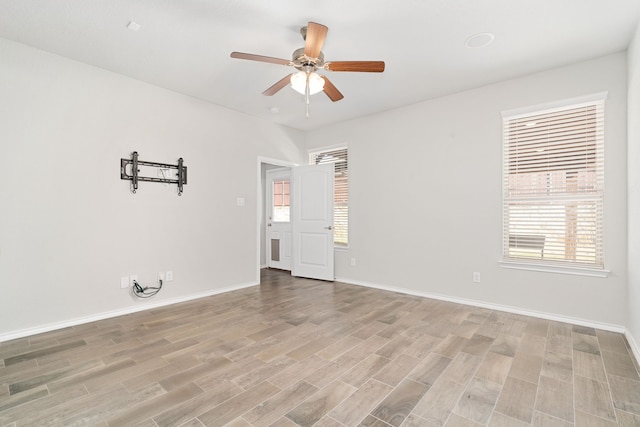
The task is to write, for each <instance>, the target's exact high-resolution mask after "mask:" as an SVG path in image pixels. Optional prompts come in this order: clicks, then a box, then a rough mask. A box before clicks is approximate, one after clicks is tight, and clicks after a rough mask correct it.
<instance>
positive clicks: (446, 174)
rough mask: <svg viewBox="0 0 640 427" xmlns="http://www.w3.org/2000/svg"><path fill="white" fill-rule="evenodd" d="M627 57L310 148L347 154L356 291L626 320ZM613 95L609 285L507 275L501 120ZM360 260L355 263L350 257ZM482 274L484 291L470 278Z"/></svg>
mask: <svg viewBox="0 0 640 427" xmlns="http://www.w3.org/2000/svg"><path fill="white" fill-rule="evenodd" d="M626 66H627V65H626V55H625V54H624V53H620V54H615V55H610V56H606V57H603V58H599V59H595V60H592V61H588V62H584V63H579V64H574V65H570V66H567V67H563V68H558V69H554V70H550V71H546V72H541V73H538V74H534V75H529V76H526V77H522V78H518V79H514V80H509V81H505V82H501V83H497V84H492V85H489V86H485V87H481V88H478V89H475V90H470V91H466V92H462V93H458V94H455V95H451V96H447V97H442V98H438V99H434V100H431V101H426V102H422V103H419V104H416V105H412V106H409V107H405V108H400V109H396V110H392V111H389V112H386V113H382V114H378V115H374V116H369V117H365V118H362V119H358V120H353V121H349V122H344V123H341V124H337V125H335V126H331V127H327V128H323V129H321V130H317V131H313V132H309V133H308V134H307V144H308V147H309V148H314V147H317V146H323V145H327V144H330V143H346V144H347V145H348V147H349V162H350V163H349V197H350V199H349V209H350V213H349V214H350V216H349V227H350V229H349V249H348V250H347V251H336V276H337V277H338V278H341V279H343V280H346V281H350V282H353V283H361V284H368V285H374V286H382V287H387V288H396V289H402V290H405V291H409V292H414V293H422V294H432V295H439V296H445V297H452V298H457V299H462V300H471V301H475V302H482V303H486V304H493V305H499V306H503V307H513V308H517V309H520V310H526V311H529V312H535V313H543V314H547V315H553V316H557V317H560V318H562V317H568V318H570V319H582V320H585V321H589V322H596V323H599V324H602V325H604V326H607V325H612V326H617V327H620V326H623V325H626V321H627V310H628V303H627V257H626V251H627V227H626V222H627V221H626V212H627V209H626V206H627V205H626V203H627V197H626V180H627V176H626V164H627V163H626V132H627V123H626V118H627V113H626V103H627V100H626V98H627V85H626ZM602 91H608V99H607V102H606V122H605V132H606V154H605V156H606V160H605V162H606V190H605V191H606V196H605V199H606V201H605V214H606V218H605V221H606V223H605V235H606V242H605V250H606V266H607V268H608V269H610V270H611V274H610V276H609V277H608V278H595V277H586V276H575V275H566V274H554V273H543V272H534V271H519V270H508V269H505V268H502V267H500V266H499V263H498V261H499V259H500V258H501V241H502V209H501V202H502V181H501V168H502V118H501V111H504V110H509V109H515V108H520V107H527V106H531V105H537V104H541V103H547V102H553V101H557V100H562V99H567V98H572V97H578V96H583V95H588V94H592V93H597V92H602ZM351 258H356V266H350V259H351ZM474 271H477V272H480V273H481V283H479V284H478V283H473V282H472V273H473V272H474Z"/></svg>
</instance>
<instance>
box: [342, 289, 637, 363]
mask: <svg viewBox="0 0 640 427" xmlns="http://www.w3.org/2000/svg"><path fill="white" fill-rule="evenodd" d="M336 281H338V282H343V283H348V284H351V285H356V286H364V287H367V288H374V289H380V290H383V291H390V292H398V293H401V294H406V295H413V296H417V297H423V298H431V299H436V300H440V301H447V302H454V303H458V304H463V305H470V306H473V307H482V308H488V309H490V310H498V311H504V312H507V313H514V314H520V315H523V316H530V317H538V318H540V319H546V320H554V321H556V322H562V323H571V324H573V325H580V326H586V327H591V328H596V329H602V330H605V331H611V332H618V333H625V331H626V328H625V327H624V326H620V325H612V324H610V323H602V322H595V321H592V320H587V319H580V318H577V317H569V316H562V315H558V314H552V313H545V312H542V311H535V310H526V309H523V308H518V307H512V306H508V305H501V304H493V303H488V302H485V301H477V300H471V299H466V298H458V297H451V296H447V295H440V294H433V293H430V292H418V291H415V290H412V289H406V288H399V287H396V286H386V285H380V284H376V283H369V282H362V281H359V280H351V279H348V278H336ZM636 359H637V360H640V359H638V356H637V354H636Z"/></svg>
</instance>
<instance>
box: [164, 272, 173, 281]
mask: <svg viewBox="0 0 640 427" xmlns="http://www.w3.org/2000/svg"><path fill="white" fill-rule="evenodd" d="M164 277H165V279H167V282H170V281H172V280H173V271H171V270H169V271H167V272H166V273H165V274H164Z"/></svg>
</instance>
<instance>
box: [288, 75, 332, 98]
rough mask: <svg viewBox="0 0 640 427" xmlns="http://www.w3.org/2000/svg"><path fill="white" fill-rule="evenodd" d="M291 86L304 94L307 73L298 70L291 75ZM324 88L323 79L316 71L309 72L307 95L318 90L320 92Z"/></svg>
mask: <svg viewBox="0 0 640 427" xmlns="http://www.w3.org/2000/svg"><path fill="white" fill-rule="evenodd" d="M291 87H292V88H293V90H295V91H296V92H298V93H300V94H302V95H304V94H306V90H307V73H306V72H304V71H299V72H297V73H295V74H294V75H292V76H291ZM323 88H324V79H323V78H322V77H320V76H319V75H318V74H317V73H310V74H309V95H314V94H316V93H318V92H322V89H323Z"/></svg>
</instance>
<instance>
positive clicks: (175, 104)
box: [0, 39, 304, 337]
mask: <svg viewBox="0 0 640 427" xmlns="http://www.w3.org/2000/svg"><path fill="white" fill-rule="evenodd" d="M0 58H2V60H0V159H2V163H3V166H2V173H3V175H4V178H3V179H1V180H0V206H1V209H0V289H1V290H2V297H0V337H1V336H2V335H3V334H4V335H5V336H6V335H8V334H9V333H16V332H19V331H23V330H29V329H32V328H37V327H42V326H46V325H49V324H56V323H60V322H66V321H73V320H74V319H80V318H83V317H91V316H94V315H99V314H101V313H109V312H114V311H122V310H124V311H126V310H130V309H135V308H137V307H140V306H141V305H144V304H149V302H147V301H145V302H140V301H136V300H133V299H132V298H131V297H130V296H129V295H128V293H127V291H126V290H121V289H120V276H126V275H131V274H138V275H139V278H140V280H141V281H142V283H143V284H152V283H154V281H155V280H156V278H157V274H158V272H160V271H166V270H172V271H173V274H174V281H173V282H168V283H166V287H165V289H163V291H162V292H161V293H160V294H159V295H158V296H157V297H156V298H155V299H154V300H153V302H154V303H161V302H162V301H169V300H177V299H181V298H182V299H184V298H188V297H189V296H192V295H199V294H204V293H207V292H211V291H215V290H216V289H222V288H227V287H233V286H241V285H245V284H250V283H256V280H257V277H256V272H257V266H258V262H259V260H258V259H257V258H256V256H257V253H258V252H257V251H256V244H257V243H256V242H257V241H258V235H257V223H256V221H257V209H258V206H257V200H256V199H257V194H258V189H257V188H256V183H257V182H259V177H258V176H257V175H256V174H257V171H256V164H257V159H258V157H259V156H264V157H268V158H275V159H282V160H286V161H293V162H301V161H303V160H304V156H303V153H302V151H301V148H300V147H301V146H302V145H303V141H304V134H303V133H302V132H298V131H293V130H290V129H287V128H284V127H280V126H276V125H272V124H269V123H267V122H264V121H259V120H255V119H252V118H250V117H248V116H245V115H242V114H239V113H236V112H232V111H230V110H226V109H223V108H220V107H217V106H215V105H211V104H209V103H206V102H202V101H200V100H197V99H193V98H189V97H186V96H183V95H180V94H176V93H173V92H170V91H167V90H164V89H161V88H158V87H155V86H152V85H148V84H144V83H141V82H139V81H136V80H133V79H130V78H127V77H123V76H121V75H117V74H113V73H110V72H107V71H104V70H101V69H98V68H93V67H90V66H87V65H84V64H80V63H77V62H74V61H70V60H67V59H65V58H62V57H59V56H55V55H51V54H48V53H44V52H42V51H38V50H35V49H32V48H29V47H26V46H24V45H20V44H17V43H14V42H9V41H6V40H2V39H0ZM134 150H137V151H138V152H139V153H140V159H141V160H149V161H158V162H163V163H175V162H177V159H178V157H183V158H184V161H185V164H186V165H187V167H188V184H187V185H186V186H185V191H184V194H183V196H182V197H178V196H177V194H176V193H177V191H176V186H175V185H172V186H165V185H164V184H157V183H146V182H141V183H140V187H139V190H138V193H137V194H135V195H134V194H131V192H130V191H129V185H130V183H129V182H128V181H122V180H120V172H119V165H120V158H121V157H129V155H130V153H131V152H132V151H134ZM237 197H244V198H245V201H246V206H245V207H238V206H236V198H237Z"/></svg>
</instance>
